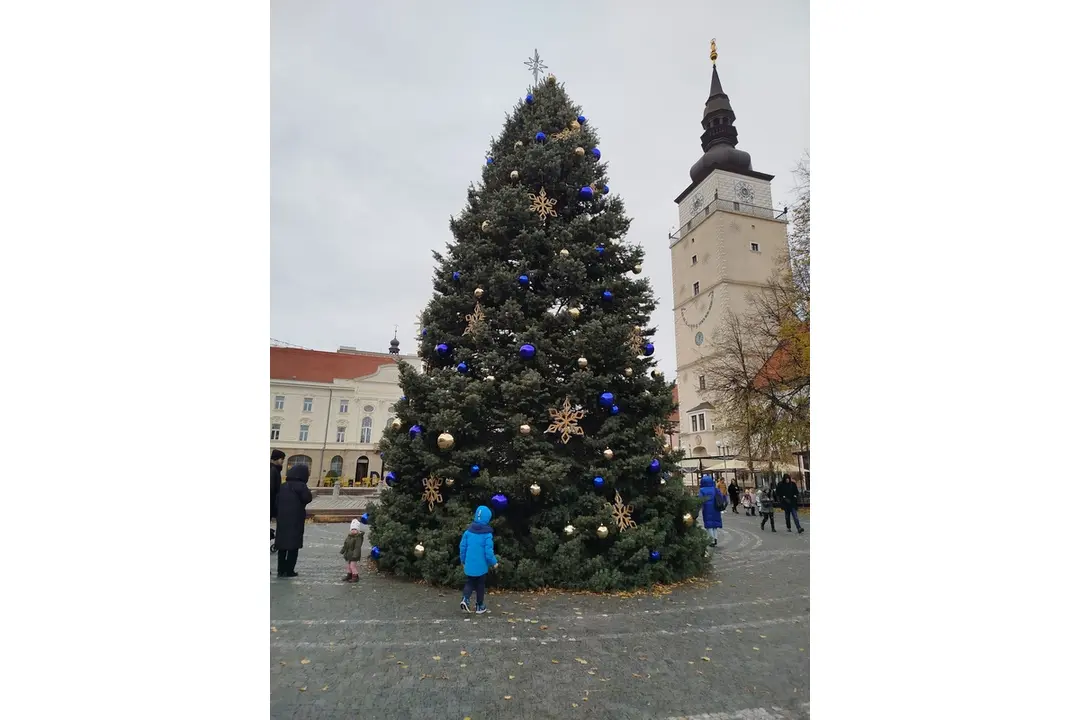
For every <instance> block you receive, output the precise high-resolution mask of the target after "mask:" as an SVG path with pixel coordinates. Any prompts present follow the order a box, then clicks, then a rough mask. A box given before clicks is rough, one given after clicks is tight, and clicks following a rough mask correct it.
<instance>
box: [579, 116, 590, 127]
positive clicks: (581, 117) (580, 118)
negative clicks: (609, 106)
mask: <svg viewBox="0 0 1080 720" xmlns="http://www.w3.org/2000/svg"><path fill="white" fill-rule="evenodd" d="M577 121H578V122H579V123H581V124H582V125H584V124H585V123H587V122H589V121H588V120H587V119H586V118H585V116H584V115H578V116H577Z"/></svg>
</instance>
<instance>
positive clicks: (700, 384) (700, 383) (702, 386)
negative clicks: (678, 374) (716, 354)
mask: <svg viewBox="0 0 1080 720" xmlns="http://www.w3.org/2000/svg"><path fill="white" fill-rule="evenodd" d="M697 385H698V390H704V389H705V376H704V375H698V379H697Z"/></svg>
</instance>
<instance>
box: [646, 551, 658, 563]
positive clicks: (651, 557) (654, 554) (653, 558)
mask: <svg viewBox="0 0 1080 720" xmlns="http://www.w3.org/2000/svg"><path fill="white" fill-rule="evenodd" d="M659 559H660V551H659V550H653V551H652V552H651V553H649V562H656V561H657V560H659Z"/></svg>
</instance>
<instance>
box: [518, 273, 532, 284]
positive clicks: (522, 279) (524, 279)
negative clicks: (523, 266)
mask: <svg viewBox="0 0 1080 720" xmlns="http://www.w3.org/2000/svg"><path fill="white" fill-rule="evenodd" d="M518 285H520V286H521V287H529V276H528V275H518Z"/></svg>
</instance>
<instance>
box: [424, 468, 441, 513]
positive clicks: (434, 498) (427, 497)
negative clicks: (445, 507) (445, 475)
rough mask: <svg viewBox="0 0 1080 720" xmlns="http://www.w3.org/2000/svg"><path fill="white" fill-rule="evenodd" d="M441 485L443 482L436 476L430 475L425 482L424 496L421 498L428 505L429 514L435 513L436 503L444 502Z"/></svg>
mask: <svg viewBox="0 0 1080 720" xmlns="http://www.w3.org/2000/svg"><path fill="white" fill-rule="evenodd" d="M441 485H442V480H441V479H440V478H437V477H435V476H434V475H430V476H428V478H427V479H426V480H424V494H423V495H421V496H420V498H421V499H422V500H424V502H426V503H427V508H428V512H434V511H435V503H441V502H442V493H441V492H439V487H440V486H441Z"/></svg>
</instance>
